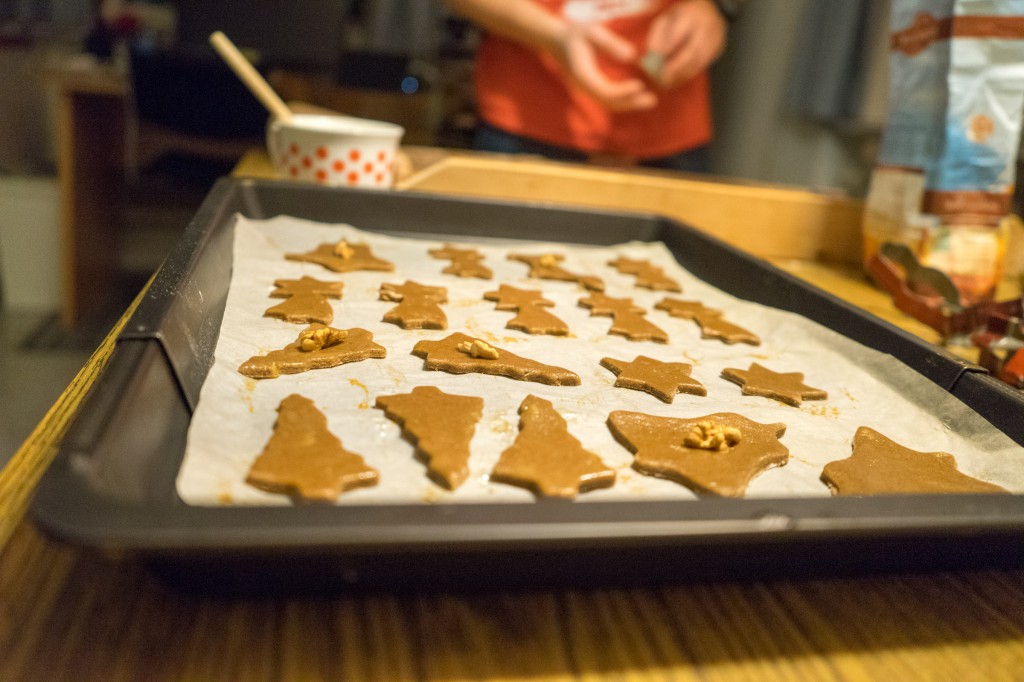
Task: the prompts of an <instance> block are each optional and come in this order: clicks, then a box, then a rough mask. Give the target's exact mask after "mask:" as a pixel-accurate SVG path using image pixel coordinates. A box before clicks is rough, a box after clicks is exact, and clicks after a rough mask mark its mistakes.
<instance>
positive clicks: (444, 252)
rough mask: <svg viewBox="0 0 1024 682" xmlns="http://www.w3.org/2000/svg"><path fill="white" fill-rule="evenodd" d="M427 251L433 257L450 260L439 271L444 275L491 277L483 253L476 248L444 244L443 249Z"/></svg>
mask: <svg viewBox="0 0 1024 682" xmlns="http://www.w3.org/2000/svg"><path fill="white" fill-rule="evenodd" d="M428 253H429V254H430V255H431V256H433V257H434V258H438V259H441V260H449V261H451V265H449V266H448V267H446V268H445V269H444V270H442V271H441V272H443V273H444V274H446V275H455V276H456V277H476V278H477V279H490V278H491V277H492V274H493V273H491V269H490V268H489V267H487V266H486V265H484V255H483V254H482V253H480V252H479V251H477V250H476V249H460V248H457V247H455V246H452V245H451V244H445V245H444V248H443V249H430V251H428Z"/></svg>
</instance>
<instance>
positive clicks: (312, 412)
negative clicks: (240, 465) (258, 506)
mask: <svg viewBox="0 0 1024 682" xmlns="http://www.w3.org/2000/svg"><path fill="white" fill-rule="evenodd" d="M378 478H379V474H378V472H377V470H376V469H374V468H373V467H371V466H367V464H366V462H365V461H364V460H363V458H362V457H360V456H359V455H357V454H355V453H354V452H349V451H348V450H346V449H345V448H344V447H342V445H341V441H340V440H339V439H338V437H337V436H335V435H334V434H333V433H331V432H330V431H329V430H328V429H327V417H325V416H324V414H323V413H322V412H321V411H320V410H318V409H317V408H316V405H314V404H313V401H312V400H310V399H309V398H305V397H303V396H301V395H299V394H298V393H293V394H291V395H290V396H288V397H287V398H285V399H284V400H282V401H281V404H280V405H278V408H277V421H276V422H274V433H273V434H272V435H271V436H270V440H268V441H267V444H266V446H265V447H264V448H263V452H261V453H260V455H259V457H257V458H256V461H254V462H253V464H252V467H250V469H249V474H248V476H247V477H246V479H245V482H246V483H248V484H249V485H251V486H253V487H254V488H259V489H260V490H265V491H267V492H271V493H284V494H286V495H290V496H292V497H293V498H295V499H298V500H309V501H314V502H333V501H334V500H336V499H337V498H338V495H340V494H341V493H343V492H344V491H346V490H349V489H351V488H357V487H361V486H369V485H376V484H377V480H378Z"/></svg>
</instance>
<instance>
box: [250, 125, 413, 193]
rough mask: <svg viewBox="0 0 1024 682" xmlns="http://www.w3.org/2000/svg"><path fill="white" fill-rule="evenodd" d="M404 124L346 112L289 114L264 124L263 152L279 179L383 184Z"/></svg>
mask: <svg viewBox="0 0 1024 682" xmlns="http://www.w3.org/2000/svg"><path fill="white" fill-rule="evenodd" d="M404 133H405V129H404V128H402V126H398V125H395V124H393V123H386V122H384V121H371V120H369V119H364V118H353V117H351V116H332V115H322V114H294V115H293V116H292V118H291V119H290V120H289V121H281V120H278V119H272V120H271V121H270V123H269V124H268V125H267V151H268V152H269V154H270V160H271V161H272V162H273V164H274V169H275V170H276V171H277V174H278V175H279V176H280V177H282V178H287V179H291V180H301V181H305V182H313V183H317V184H320V185H330V186H333V187H338V186H347V187H372V188H378V189H387V188H389V187H391V186H392V185H393V184H394V182H395V156H396V154H397V153H398V144H399V142H401V140H402V135H403V134H404Z"/></svg>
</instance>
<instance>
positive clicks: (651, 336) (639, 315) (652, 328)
mask: <svg viewBox="0 0 1024 682" xmlns="http://www.w3.org/2000/svg"><path fill="white" fill-rule="evenodd" d="M579 304H580V305H581V306H583V307H584V308H589V309H590V316H591V317H594V316H596V315H600V316H604V317H610V318H612V326H611V328H610V329H609V330H608V333H609V334H616V335H618V336H625V337H626V338H627V339H629V340H630V341H657V342H658V343H668V334H666V333H665V331H664V330H663V329H661V328H660V327H658V326H656V325H654V324H652V323H651V322H650V321H649V320H647V319H646V318H645V317H644V315H646V314H647V311H646V310H644V309H643V308H641V307H640V306H637V305H633V299H631V298H612V297H611V296H605V295H604V294H591V295H590V296H588V297H586V298H581V299H580V300H579Z"/></svg>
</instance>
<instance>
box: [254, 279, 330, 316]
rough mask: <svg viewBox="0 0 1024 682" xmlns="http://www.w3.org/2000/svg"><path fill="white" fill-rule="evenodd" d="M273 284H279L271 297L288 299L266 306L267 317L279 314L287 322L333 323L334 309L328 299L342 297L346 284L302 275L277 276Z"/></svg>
mask: <svg viewBox="0 0 1024 682" xmlns="http://www.w3.org/2000/svg"><path fill="white" fill-rule="evenodd" d="M274 286H275V287H276V288H275V289H274V290H273V291H272V292H270V297H271V298H284V299H287V300H285V301H284V302H283V303H278V304H277V305H275V306H271V307H269V308H267V310H266V312H264V313H263V316H264V317H277V318H280V319H282V320H284V321H285V322H297V323H300V324H309V323H311V322H319V323H320V324H330V323H331V322H333V321H334V309H333V308H331V303H330V301H328V300H327V299H328V298H341V290H342V287H343V286H344V284H343V283H341V282H321V281H320V280H318V279H314V278H312V277H302V278H301V279H278V280H274Z"/></svg>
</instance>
